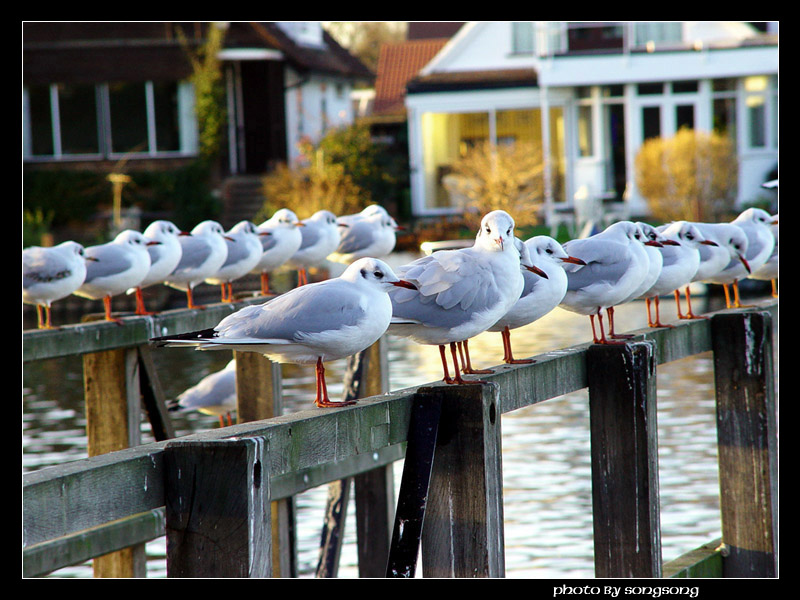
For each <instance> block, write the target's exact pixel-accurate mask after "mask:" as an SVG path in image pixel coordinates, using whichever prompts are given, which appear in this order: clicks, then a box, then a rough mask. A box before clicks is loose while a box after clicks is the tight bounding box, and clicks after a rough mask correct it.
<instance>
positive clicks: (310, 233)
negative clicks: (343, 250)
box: [289, 210, 340, 285]
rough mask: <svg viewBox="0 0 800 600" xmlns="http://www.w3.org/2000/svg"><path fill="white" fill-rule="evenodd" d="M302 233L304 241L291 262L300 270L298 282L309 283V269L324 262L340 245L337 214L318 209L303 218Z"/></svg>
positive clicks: (300, 283)
mask: <svg viewBox="0 0 800 600" xmlns="http://www.w3.org/2000/svg"><path fill="white" fill-rule="evenodd" d="M303 225H304V227H303V229H302V230H301V231H300V233H301V234H302V236H303V241H302V243H301V244H300V248H299V249H298V250H297V252H295V253H294V255H293V256H292V258H290V259H289V263H290V264H291V265H293V266H294V267H295V268H297V270H298V275H297V283H298V285H305V284H307V283H308V274H307V269H308V268H310V267H315V266H317V265H319V264H320V263H322V261H323V260H325V258H326V257H327V256H328V255H329V254H331V253H332V252H333V251H334V250H336V247H337V246H338V245H339V237H340V236H339V228H338V225H337V223H336V215H334V214H333V213H332V212H331V211H329V210H318V211H317V212H315V213H314V214H313V215H311V216H310V217H309V218H308V219H304V220H303Z"/></svg>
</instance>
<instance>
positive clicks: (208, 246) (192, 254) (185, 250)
mask: <svg viewBox="0 0 800 600" xmlns="http://www.w3.org/2000/svg"><path fill="white" fill-rule="evenodd" d="M191 233H192V235H190V236H186V237H181V238H180V242H181V260H180V262H179V263H178V266H177V267H175V270H174V271H172V273H171V274H170V275H169V277H168V278H167V279H166V281H165V282H164V283H166V284H167V285H168V286H169V287H171V288H175V289H177V290H183V291H185V292H186V300H187V303H186V305H187V308H204V307H203V306H197V305H195V303H194V300H193V298H192V290H193V289H194V287H195V286H197V285H198V284H200V283H202V282H203V281H205V279H206V278H207V277H212V276H213V275H214V274H215V273H216V272H217V271H219V269H220V267H221V266H222V265H223V264H224V262H225V258H226V257H227V256H228V246H227V244H226V243H225V230H224V229H223V228H222V225H220V224H219V223H217V222H216V221H203V222H201V223H198V224H197V225H195V227H194V229H192V232H191Z"/></svg>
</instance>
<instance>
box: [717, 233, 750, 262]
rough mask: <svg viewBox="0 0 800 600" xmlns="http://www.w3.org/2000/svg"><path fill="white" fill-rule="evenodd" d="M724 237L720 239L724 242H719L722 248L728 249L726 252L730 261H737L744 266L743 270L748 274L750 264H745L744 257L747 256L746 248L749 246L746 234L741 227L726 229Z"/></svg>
mask: <svg viewBox="0 0 800 600" xmlns="http://www.w3.org/2000/svg"><path fill="white" fill-rule="evenodd" d="M723 233H724V234H728V235H725V236H724V237H723V238H722V239H723V240H725V241H724V242H721V245H722V246H725V247H726V248H728V252H730V255H731V259H732V260H738V261H740V262H741V263H742V265H744V268H745V269H746V270H747V272H748V273H750V264H749V263H748V262H747V259H746V258H745V255H746V254H747V247H748V245H749V243H750V242H749V240H748V238H747V234H746V233H745V232H744V230H743V229H742V228H741V227H735V226H732V227H726V228H725V231H724V232H723Z"/></svg>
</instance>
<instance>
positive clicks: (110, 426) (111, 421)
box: [83, 348, 146, 577]
mask: <svg viewBox="0 0 800 600" xmlns="http://www.w3.org/2000/svg"><path fill="white" fill-rule="evenodd" d="M138 379H139V375H138V354H137V351H136V348H127V349H116V350H106V351H103V352H92V353H89V354H84V355H83V385H84V401H85V405H86V440H87V446H88V454H89V456H97V455H99V454H106V453H108V452H113V451H115V450H122V449H124V448H131V447H133V446H136V445H138V444H140V443H141V433H140V429H139V423H140V420H141V403H140V399H139V381H138ZM92 569H93V571H94V576H95V577H144V576H145V575H146V557H145V548H144V544H137V545H136V546H132V547H130V548H125V549H124V550H119V551H117V552H112V553H110V554H106V555H104V556H99V557H97V558H95V559H94V560H93V561H92Z"/></svg>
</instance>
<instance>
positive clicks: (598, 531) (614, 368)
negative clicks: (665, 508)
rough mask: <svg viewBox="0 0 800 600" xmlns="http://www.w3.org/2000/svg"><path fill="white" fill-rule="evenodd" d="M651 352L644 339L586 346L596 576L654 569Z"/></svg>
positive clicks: (657, 550) (657, 536) (657, 546)
mask: <svg viewBox="0 0 800 600" xmlns="http://www.w3.org/2000/svg"><path fill="white" fill-rule="evenodd" d="M654 352H655V347H654V343H653V342H651V341H640V342H631V343H627V344H620V345H602V344H595V345H592V346H590V347H589V349H588V351H587V355H586V368H587V379H588V383H589V413H590V427H591V454H592V504H593V512H594V553H595V558H594V561H595V577H661V568H662V560H661V531H660V521H661V519H660V512H659V511H660V508H659V494H658V443H657V441H658V430H657V424H656V378H655V360H654Z"/></svg>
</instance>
